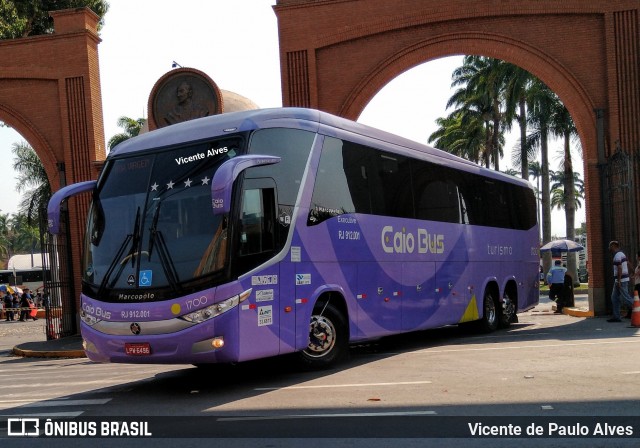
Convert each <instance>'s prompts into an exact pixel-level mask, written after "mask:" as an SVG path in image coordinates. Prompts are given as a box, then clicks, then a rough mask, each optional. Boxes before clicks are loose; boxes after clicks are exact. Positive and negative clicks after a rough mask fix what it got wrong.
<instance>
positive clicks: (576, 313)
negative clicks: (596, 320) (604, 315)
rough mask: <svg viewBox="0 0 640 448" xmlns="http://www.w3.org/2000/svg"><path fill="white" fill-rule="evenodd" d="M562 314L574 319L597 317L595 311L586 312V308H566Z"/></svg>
mask: <svg viewBox="0 0 640 448" xmlns="http://www.w3.org/2000/svg"><path fill="white" fill-rule="evenodd" d="M562 314H566V315H568V316H573V317H596V314H595V312H594V311H593V310H585V309H584V308H571V307H566V306H565V307H564V308H562Z"/></svg>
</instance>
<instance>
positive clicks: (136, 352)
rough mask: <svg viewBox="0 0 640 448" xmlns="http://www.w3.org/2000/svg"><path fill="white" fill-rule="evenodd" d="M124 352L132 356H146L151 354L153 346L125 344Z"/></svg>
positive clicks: (146, 343)
mask: <svg viewBox="0 0 640 448" xmlns="http://www.w3.org/2000/svg"><path fill="white" fill-rule="evenodd" d="M124 352H125V354H127V355H131V356H146V355H150V354H151V345H149V343H148V342H140V343H129V342H125V344H124Z"/></svg>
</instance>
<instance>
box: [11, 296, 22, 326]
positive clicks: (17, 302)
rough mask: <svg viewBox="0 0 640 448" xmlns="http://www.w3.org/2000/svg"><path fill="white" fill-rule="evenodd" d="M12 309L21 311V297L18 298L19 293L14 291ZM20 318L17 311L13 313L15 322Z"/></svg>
mask: <svg viewBox="0 0 640 448" xmlns="http://www.w3.org/2000/svg"><path fill="white" fill-rule="evenodd" d="M11 300H12V308H14V309H16V310H18V311H20V297H18V293H17V292H15V291H14V293H13V294H12V298H11ZM18 317H19V314H18V312H17V311H14V312H13V320H16V319H17V318H18Z"/></svg>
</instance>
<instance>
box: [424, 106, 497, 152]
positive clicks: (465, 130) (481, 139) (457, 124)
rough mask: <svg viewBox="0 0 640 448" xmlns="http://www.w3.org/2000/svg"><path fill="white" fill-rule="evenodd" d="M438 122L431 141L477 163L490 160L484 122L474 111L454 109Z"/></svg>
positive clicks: (444, 149) (440, 147)
mask: <svg viewBox="0 0 640 448" xmlns="http://www.w3.org/2000/svg"><path fill="white" fill-rule="evenodd" d="M436 124H437V125H438V126H439V128H438V129H437V130H436V131H435V132H434V133H433V134H431V135H430V136H429V140H428V141H429V143H433V144H434V146H436V147H437V148H439V149H442V150H443V151H447V152H449V153H451V154H455V155H457V156H459V157H463V158H465V159H467V160H471V161H472V162H475V163H480V161H481V160H483V161H484V160H488V155H487V153H486V146H485V144H486V141H485V131H484V123H483V121H482V119H481V118H480V117H479V116H478V115H477V114H474V113H473V111H467V112H463V111H460V110H457V111H454V112H453V113H452V114H451V115H449V116H448V117H446V118H442V117H441V118H438V119H436Z"/></svg>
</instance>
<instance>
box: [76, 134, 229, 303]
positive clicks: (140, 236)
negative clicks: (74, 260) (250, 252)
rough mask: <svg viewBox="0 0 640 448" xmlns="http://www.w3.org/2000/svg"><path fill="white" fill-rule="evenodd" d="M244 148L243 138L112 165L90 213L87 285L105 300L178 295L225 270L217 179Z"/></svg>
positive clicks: (194, 146) (111, 163)
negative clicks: (115, 295)
mask: <svg viewBox="0 0 640 448" xmlns="http://www.w3.org/2000/svg"><path fill="white" fill-rule="evenodd" d="M240 145H241V140H240V139H231V140H221V141H213V142H209V143H204V144H199V145H190V146H185V147H182V148H178V149H172V150H171V151H164V152H155V153H152V154H144V155H138V156H136V157H128V158H122V159H115V160H112V161H110V163H109V164H108V165H107V166H106V167H105V175H103V176H102V179H101V180H102V182H100V184H99V185H98V188H97V190H96V193H95V195H94V199H93V203H92V207H91V211H90V214H89V220H88V224H87V236H86V239H85V251H84V266H83V278H84V281H85V283H86V284H87V285H90V286H92V287H93V288H97V289H98V291H99V292H100V293H101V294H100V295H102V293H103V292H105V291H111V290H116V291H117V290H132V289H135V290H139V289H140V288H153V289H154V290H156V291H158V290H160V291H161V290H163V289H167V290H168V291H173V292H174V293H175V292H176V291H178V290H181V289H182V286H183V285H184V283H185V282H189V281H191V280H193V279H197V278H200V277H203V276H207V275H208V274H212V273H215V272H217V271H220V270H221V269H223V268H224V267H225V265H226V264H227V251H226V228H225V224H224V219H225V218H224V216H220V215H217V216H214V214H213V212H212V208H211V191H210V188H211V180H212V178H213V176H214V174H215V172H216V170H217V169H218V168H219V167H220V165H222V163H224V162H225V161H226V160H229V159H230V158H232V157H234V156H236V155H238V154H239V151H240ZM161 297H162V295H160V296H158V295H156V299H158V298H161ZM103 299H104V300H106V301H110V300H109V299H108V298H106V297H104V298H103Z"/></svg>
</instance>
